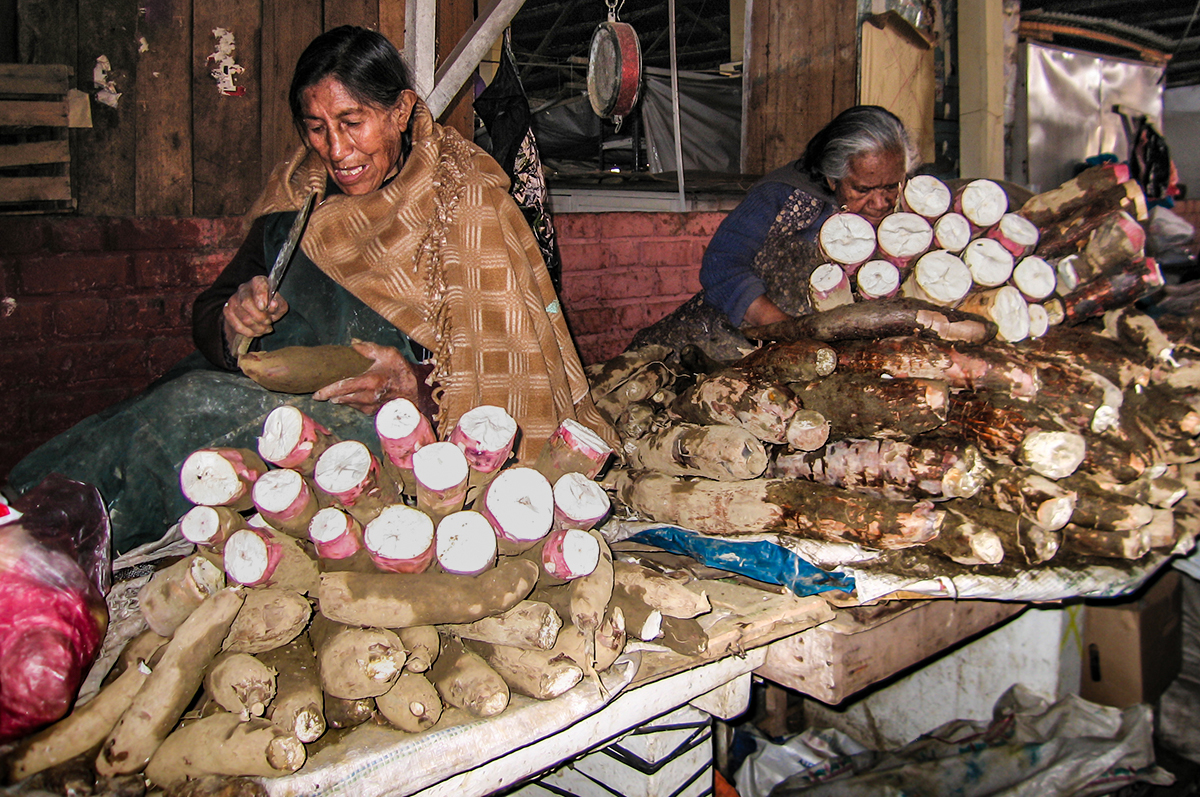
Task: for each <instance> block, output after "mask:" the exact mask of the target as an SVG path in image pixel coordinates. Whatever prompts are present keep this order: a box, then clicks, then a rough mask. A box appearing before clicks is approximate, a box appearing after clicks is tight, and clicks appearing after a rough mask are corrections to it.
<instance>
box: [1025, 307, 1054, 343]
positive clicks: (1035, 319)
mask: <svg viewBox="0 0 1200 797" xmlns="http://www.w3.org/2000/svg"><path fill="white" fill-rule="evenodd" d="M1048 331H1050V314H1049V313H1048V312H1046V307H1045V305H1041V304H1037V303H1033V304H1030V305H1029V337H1030V338H1033V339H1037V338H1040V337H1041V336H1042V335H1045V334H1046V333H1047V332H1048Z"/></svg>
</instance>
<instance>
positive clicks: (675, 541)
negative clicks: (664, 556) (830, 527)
mask: <svg viewBox="0 0 1200 797" xmlns="http://www.w3.org/2000/svg"><path fill="white" fill-rule="evenodd" d="M629 539H630V540H632V541H633V542H640V543H644V544H646V545H654V546H656V547H658V548H662V549H663V550H665V551H670V552H671V553H677V554H682V555H684V556H690V557H692V558H693V559H695V560H696V561H698V562H700V563H701V564H705V565H708V566H709V567H714V568H716V569H718V570H728V571H729V572H731V573H737V574H738V575H742V576H746V577H747V578H753V579H755V580H757V581H763V582H766V583H768V584H779V585H780V586H783V587H787V588H788V589H789V590H791V591H792V592H793V593H795V594H796V595H801V596H803V595H815V594H817V593H819V592H830V591H833V590H841V591H842V592H853V591H854V577H853V576H848V575H843V574H842V573H830V572H827V571H825V570H822V569H821V568H819V567H816V566H815V565H812V564H810V563H809V562H807V561H805V560H804V559H802V558H800V557H799V556H797V555H796V554H795V553H793V552H791V551H789V550H788V549H786V548H784V547H783V546H780V545H776V544H775V543H773V542H770V541H768V540H754V541H749V540H737V539H728V538H724V537H706V536H704V535H702V534H698V533H696V532H694V531H687V530H686V529H681V528H678V527H676V526H660V527H658V528H652V529H645V530H643V531H639V532H638V533H637V534H634V535H633V536H631V537H629Z"/></svg>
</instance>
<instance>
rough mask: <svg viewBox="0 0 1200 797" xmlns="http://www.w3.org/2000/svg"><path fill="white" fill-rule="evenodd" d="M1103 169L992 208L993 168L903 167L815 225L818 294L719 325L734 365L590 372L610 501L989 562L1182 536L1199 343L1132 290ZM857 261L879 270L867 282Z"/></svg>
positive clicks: (1140, 246)
mask: <svg viewBox="0 0 1200 797" xmlns="http://www.w3.org/2000/svg"><path fill="white" fill-rule="evenodd" d="M1127 178H1128V174H1127V172H1125V171H1123V170H1122V168H1121V167H1116V166H1104V167H1096V168H1093V169H1091V170H1088V171H1086V172H1083V173H1082V174H1080V175H1079V176H1078V177H1077V178H1076V179H1074V180H1072V181H1070V182H1068V183H1066V184H1064V185H1063V186H1061V187H1059V188H1057V189H1055V190H1053V191H1050V192H1047V193H1045V194H1041V195H1037V196H1033V197H1032V198H1031V199H1029V200H1028V202H1026V203H1025V204H1024V205H1023V206H1022V207H1021V208H1020V209H1018V210H1017V211H1016V212H1015V213H1010V212H1008V207H1007V204H1006V201H1007V198H1006V194H1005V192H1004V191H1003V190H1001V188H1000V187H999V186H998V185H997V184H995V183H988V182H987V181H974V182H972V183H969V184H967V185H966V186H965V188H964V189H962V190H961V191H960V193H959V195H958V196H957V197H955V196H953V195H952V193H951V192H950V191H949V189H948V188H947V187H946V186H945V185H942V184H941V183H939V182H938V181H936V180H933V178H923V179H914V180H912V181H911V182H910V183H909V184H908V186H907V189H906V191H905V192H904V198H905V199H904V201H905V207H906V209H905V211H904V212H901V213H895V214H893V215H892V216H889V217H887V218H885V219H884V221H883V222H882V223H881V224H880V225H879V231H878V235H877V236H876V234H875V231H874V230H873V229H872V228H871V225H870V224H866V223H865V222H864V223H863V224H859V223H857V221H862V220H861V219H857V221H856V220H855V219H852V218H849V216H850V214H846V213H841V214H836V215H834V216H833V217H832V218H831V219H830V221H829V223H828V224H827V225H826V227H824V228H822V230H821V233H820V238H821V246H822V249H823V251H824V252H825V254H826V255H827V256H828V257H829V259H830V262H829V263H827V264H825V265H826V266H828V268H825V269H824V271H828V272H836V273H834V274H833V276H834V277H838V275H840V277H838V278H837V279H831V278H829V274H824V273H822V274H820V275H818V274H817V272H816V271H814V273H813V278H814V280H813V285H812V291H811V298H812V300H813V306H814V308H819V309H815V310H814V311H813V312H811V313H808V314H803V315H800V316H798V317H796V318H794V319H792V320H789V321H785V322H781V323H778V324H773V325H770V326H767V327H760V328H756V329H748V330H743V332H744V333H745V334H746V336H747V340H748V344H749V341H755V340H756V341H768V342H767V343H766V344H765V345H761V347H760V348H757V349H756V350H750V349H752V348H753V347H752V346H750V347H749V348H748V351H749V353H748V354H746V356H744V357H743V358H742V359H740V360H738V361H733V362H729V361H716V360H714V359H712V358H711V357H709V356H708V354H707V353H706V352H705V351H703V350H702V349H700V348H698V347H696V346H695V345H689V346H685V347H683V348H682V349H680V350H672V349H670V348H668V347H664V346H647V347H641V348H638V349H634V350H630V351H627V352H626V353H624V354H622V355H619V356H618V357H616V358H613V359H612V360H610V361H608V362H607V363H602V364H599V365H597V366H593V367H591V368H590V379H591V384H592V396H593V398H594V399H595V401H596V403H597V405H598V406H599V407H600V408H601V409H602V410H603V411H605V412H606V413H607V414H608V416H609V417H610V418H611V419H612V420H613V422H614V424H615V426H616V428H617V430H618V433H619V434H620V436H621V438H622V441H623V449H624V450H623V452H622V453H623V454H624V459H625V465H626V468H625V469H620V470H615V471H614V472H613V473H612V474H610V480H611V485H610V486H612V487H613V488H614V490H615V494H616V496H617V500H618V501H619V503H621V504H624V505H625V506H626V507H627V508H628V509H629V510H630V511H631V512H632V513H634V514H636V515H638V516H640V517H643V518H649V519H651V520H654V521H659V522H668V523H674V524H678V525H680V526H682V527H684V528H688V529H692V530H696V531H700V532H704V533H708V534H739V533H752V532H780V533H784V534H791V535H797V536H803V537H808V538H813V539H818V540H830V541H837V542H853V543H857V544H860V545H862V546H865V547H869V548H875V549H901V548H911V547H916V546H926V548H927V549H932V550H933V551H936V552H937V553H938V554H941V555H944V557H947V558H949V559H950V560H953V561H954V562H956V563H959V564H961V565H967V566H972V567H975V568H989V567H995V566H998V565H999V564H1000V563H1001V562H1004V569H1003V572H1011V570H1012V568H1014V567H1016V568H1023V567H1028V566H1036V565H1042V564H1044V563H1047V562H1049V561H1050V560H1052V559H1053V558H1054V557H1055V556H1056V555H1058V554H1059V553H1060V552H1063V553H1066V552H1072V553H1074V554H1077V555H1079V556H1084V557H1087V556H1099V557H1110V558H1114V557H1115V558H1127V559H1137V558H1140V557H1142V556H1144V555H1145V554H1146V553H1148V552H1149V551H1150V550H1152V549H1171V548H1172V547H1173V546H1175V545H1176V544H1177V542H1179V540H1180V539H1181V538H1187V539H1189V540H1190V538H1191V536H1194V534H1195V533H1196V531H1197V518H1198V517H1200V512H1198V511H1197V509H1196V502H1195V501H1194V500H1192V499H1186V500H1185V497H1186V496H1187V495H1188V492H1189V489H1190V488H1191V486H1192V485H1193V484H1194V483H1196V482H1197V478H1198V477H1197V475H1196V474H1197V465H1196V460H1197V459H1198V458H1200V444H1198V442H1197V438H1196V435H1197V433H1198V432H1200V411H1198V409H1200V396H1198V395H1197V392H1196V387H1197V385H1200V381H1198V380H1200V358H1197V359H1196V360H1195V361H1193V360H1192V359H1189V358H1193V357H1196V351H1197V350H1196V349H1195V348H1193V347H1191V346H1190V345H1189V344H1187V343H1186V342H1185V341H1184V340H1183V339H1177V340H1172V339H1170V338H1168V336H1167V335H1166V334H1164V332H1163V330H1162V329H1160V328H1159V326H1158V325H1157V324H1156V322H1155V321H1154V320H1153V319H1152V318H1151V317H1149V316H1148V315H1147V314H1146V313H1144V312H1142V311H1141V310H1139V309H1137V307H1136V305H1135V302H1136V301H1138V300H1139V299H1141V298H1144V297H1146V296H1147V295H1148V294H1150V293H1152V292H1153V291H1154V290H1155V288H1156V287H1157V286H1158V285H1161V283H1162V279H1161V275H1160V274H1159V271H1158V268H1157V266H1156V265H1155V263H1154V261H1153V259H1152V258H1151V257H1147V256H1146V254H1145V252H1144V243H1145V233H1144V230H1143V229H1142V227H1141V224H1140V222H1139V219H1144V218H1145V213H1144V210H1145V202H1144V199H1143V197H1142V193H1141V190H1140V189H1139V188H1138V186H1137V183H1135V182H1132V181H1130V180H1128V179H1127ZM973 194H974V195H973ZM951 207H957V208H958V209H959V211H960V213H955V211H952V210H950V208H951ZM956 217H957V218H956ZM896 219H899V220H898V221H895V220H896ZM930 220H933V223H932V224H931V223H930ZM940 222H946V223H947V224H948V225H949V226H952V227H954V228H955V229H957V230H958V232H959V233H961V235H958V236H957V237H951V235H950V232H943V231H941V230H940V227H941V226H942V225H941V223H940ZM951 250H953V251H951ZM956 252H957V253H959V254H956ZM872 257H875V258H876V260H871V258H872ZM864 263H865V264H870V263H876V264H881V265H879V266H878V269H877V270H876V272H875V276H874V277H871V278H870V279H869V280H864V279H863V276H862V275H863V271H862V269H864V268H866V266H865V265H862V264H864ZM1025 264H1030V266H1029V267H1028V268H1023V265H1025ZM885 266H886V267H887V268H884V267H885ZM856 267H857V268H858V271H857V272H855V270H854V269H855V268H856ZM888 269H891V270H892V271H894V272H895V273H894V275H893V278H892V279H890V280H888V284H889V285H890V286H891V287H889V288H887V289H886V290H885V289H884V288H882V287H880V286H881V285H882V282H881V281H880V280H879V279H878V274H879V273H881V272H886V271H888ZM818 270H820V269H818ZM855 273H857V274H858V275H859V284H858V286H857V288H851V287H850V286H849V285H848V284H847V283H846V281H847V278H848V277H849V276H851V275H854V274H855ZM889 273H890V272H889ZM1035 308H1036V309H1035ZM1196 492H1197V491H1193V494H1196ZM1185 544H1187V543H1186V541H1185ZM1064 559H1065V557H1062V556H1060V557H1059V559H1058V560H1057V561H1064ZM947 566H948V565H947ZM977 572H991V571H988V570H983V571H977ZM996 572H1002V571H1000V570H997V571H996Z"/></svg>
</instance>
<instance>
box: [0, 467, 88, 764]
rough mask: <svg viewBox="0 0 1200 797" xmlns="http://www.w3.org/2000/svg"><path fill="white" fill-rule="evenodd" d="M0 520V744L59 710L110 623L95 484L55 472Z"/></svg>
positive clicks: (68, 702) (64, 709)
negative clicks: (16, 514)
mask: <svg viewBox="0 0 1200 797" xmlns="http://www.w3.org/2000/svg"><path fill="white" fill-rule="evenodd" d="M13 507H14V508H15V509H17V510H18V511H20V512H21V513H22V515H23V516H22V517H20V518H18V519H17V520H15V521H13V522H10V523H7V524H5V525H3V526H0V742H7V741H11V740H13V739H16V738H19V737H21V736H24V735H25V734H27V733H29V732H31V731H33V730H36V729H37V728H40V727H41V726H43V725H47V724H49V723H51V722H54V721H55V720H57V719H59V718H61V717H63V716H65V715H66V714H67V712H68V711H70V709H71V705H72V704H73V703H74V700H75V695H76V692H77V690H78V689H79V684H80V682H81V681H82V680H83V677H84V676H85V675H86V674H87V670H88V668H89V667H90V666H91V665H92V662H93V661H94V660H95V657H96V653H97V651H98V649H99V647H100V643H101V641H102V640H103V638H104V632H105V631H106V630H107V628H108V609H107V607H106V606H105V603H104V593H105V592H107V590H108V587H109V584H110V581H111V578H112V561H111V529H110V527H109V522H108V514H107V513H106V512H105V510H104V504H103V502H102V500H101V498H100V494H99V493H98V492H97V491H96V489H95V488H94V487H91V486H90V485H86V484H83V483H81V482H76V481H71V480H70V479H67V478H65V477H62V476H58V475H57V474H52V475H50V476H48V477H46V479H45V480H44V481H43V482H42V483H41V484H39V485H38V486H37V487H35V488H34V489H32V490H30V491H29V492H27V493H26V494H25V495H23V496H22V497H21V498H19V499H18V500H17V501H14V502H13Z"/></svg>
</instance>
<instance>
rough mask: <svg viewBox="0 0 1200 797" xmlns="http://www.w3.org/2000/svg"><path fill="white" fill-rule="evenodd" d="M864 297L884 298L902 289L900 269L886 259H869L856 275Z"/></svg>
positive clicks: (860, 291)
mask: <svg viewBox="0 0 1200 797" xmlns="http://www.w3.org/2000/svg"><path fill="white" fill-rule="evenodd" d="M854 279H855V280H856V281H857V283H858V292H859V295H861V296H862V297H863V298H864V299H884V298H887V297H889V296H895V295H896V293H897V292H898V291H899V290H900V269H898V268H896V266H895V265H893V264H892V263H889V262H888V261H886V260H868V261H867V262H866V263H863V264H862V266H860V267H859V269H858V272H857V273H856V274H855V275H854Z"/></svg>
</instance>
